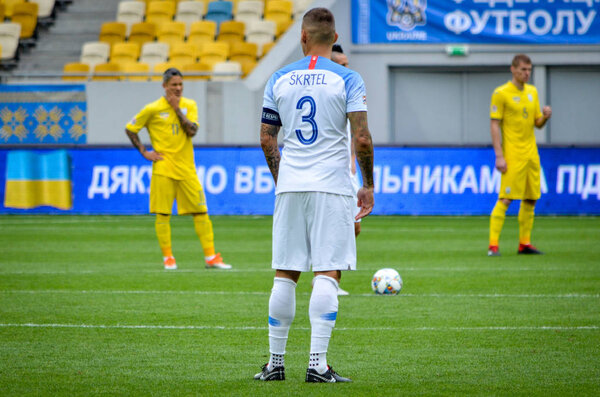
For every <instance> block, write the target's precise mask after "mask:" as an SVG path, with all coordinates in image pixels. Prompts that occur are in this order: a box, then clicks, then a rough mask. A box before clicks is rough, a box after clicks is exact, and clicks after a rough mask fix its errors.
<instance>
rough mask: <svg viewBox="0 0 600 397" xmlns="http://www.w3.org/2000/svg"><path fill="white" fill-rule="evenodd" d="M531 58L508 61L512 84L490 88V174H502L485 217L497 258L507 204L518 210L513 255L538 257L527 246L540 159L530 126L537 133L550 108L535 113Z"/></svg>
mask: <svg viewBox="0 0 600 397" xmlns="http://www.w3.org/2000/svg"><path fill="white" fill-rule="evenodd" d="M531 69H532V68H531V59H530V58H529V57H528V56H527V55H524V54H518V55H516V56H515V57H514V58H513V61H512V65H511V68H510V70H511V72H512V80H511V81H509V82H507V83H506V84H504V85H501V86H500V87H498V88H496V89H495V90H494V93H493V94H492V101H491V106H490V118H491V122H490V130H491V135H492V145H493V146H494V152H495V154H496V169H497V170H498V171H500V172H501V173H502V179H501V183H500V194H499V196H498V201H497V202H496V205H495V206H494V209H493V210H492V214H491V217H490V245H489V248H488V256H499V255H500V251H499V250H498V241H499V239H500V232H501V231H502V226H503V225H504V218H505V215H506V210H507V209H508V206H509V205H510V203H511V202H512V201H513V200H521V206H520V208H519V249H518V253H519V254H541V253H542V252H540V251H538V250H537V249H536V248H535V247H534V246H533V245H531V230H532V228H533V217H534V208H535V203H536V201H537V200H538V199H539V198H540V196H541V192H540V172H541V166H540V156H539V154H538V149H537V145H536V142H535V134H534V128H533V127H534V126H535V127H537V128H542V127H543V126H544V125H545V124H546V121H548V119H549V118H550V117H551V116H552V109H551V108H550V106H544V108H543V109H542V110H540V103H539V100H538V94H537V90H536V88H535V87H534V86H532V85H529V84H527V82H528V81H529V77H530V76H531Z"/></svg>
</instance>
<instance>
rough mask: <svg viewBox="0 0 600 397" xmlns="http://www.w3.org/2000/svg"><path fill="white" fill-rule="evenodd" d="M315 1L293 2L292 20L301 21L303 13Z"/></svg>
mask: <svg viewBox="0 0 600 397" xmlns="http://www.w3.org/2000/svg"><path fill="white" fill-rule="evenodd" d="M313 1H315V0H294V20H295V21H301V20H302V17H303V16H304V12H305V11H306V10H307V9H308V7H310V5H311V4H312V2H313Z"/></svg>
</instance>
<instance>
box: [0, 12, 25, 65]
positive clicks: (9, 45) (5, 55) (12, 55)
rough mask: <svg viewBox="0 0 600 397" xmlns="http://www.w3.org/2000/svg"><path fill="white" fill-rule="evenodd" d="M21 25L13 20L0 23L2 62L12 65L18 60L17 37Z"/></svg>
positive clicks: (19, 34)
mask: <svg viewBox="0 0 600 397" xmlns="http://www.w3.org/2000/svg"><path fill="white" fill-rule="evenodd" d="M20 36H21V25H20V24H18V23H14V22H4V23H0V46H2V54H1V55H0V57H1V59H2V63H3V64H8V65H14V64H16V62H17V61H18V60H19V52H18V49H19V37H20Z"/></svg>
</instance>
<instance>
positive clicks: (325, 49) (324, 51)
mask: <svg viewBox="0 0 600 397" xmlns="http://www.w3.org/2000/svg"><path fill="white" fill-rule="evenodd" d="M304 55H306V56H320V57H323V58H327V59H331V45H313V46H311V47H310V48H307V50H306V53H305V54H304Z"/></svg>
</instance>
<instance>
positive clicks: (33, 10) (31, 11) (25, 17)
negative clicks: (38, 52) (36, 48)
mask: <svg viewBox="0 0 600 397" xmlns="http://www.w3.org/2000/svg"><path fill="white" fill-rule="evenodd" d="M38 8H39V6H38V5H37V3H17V4H15V5H14V6H13V9H12V16H11V22H15V23H18V24H21V35H20V39H21V40H25V39H31V40H32V41H31V42H30V43H35V39H37V37H36V36H37V32H36V27H37V18H38V17H37V14H38Z"/></svg>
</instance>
